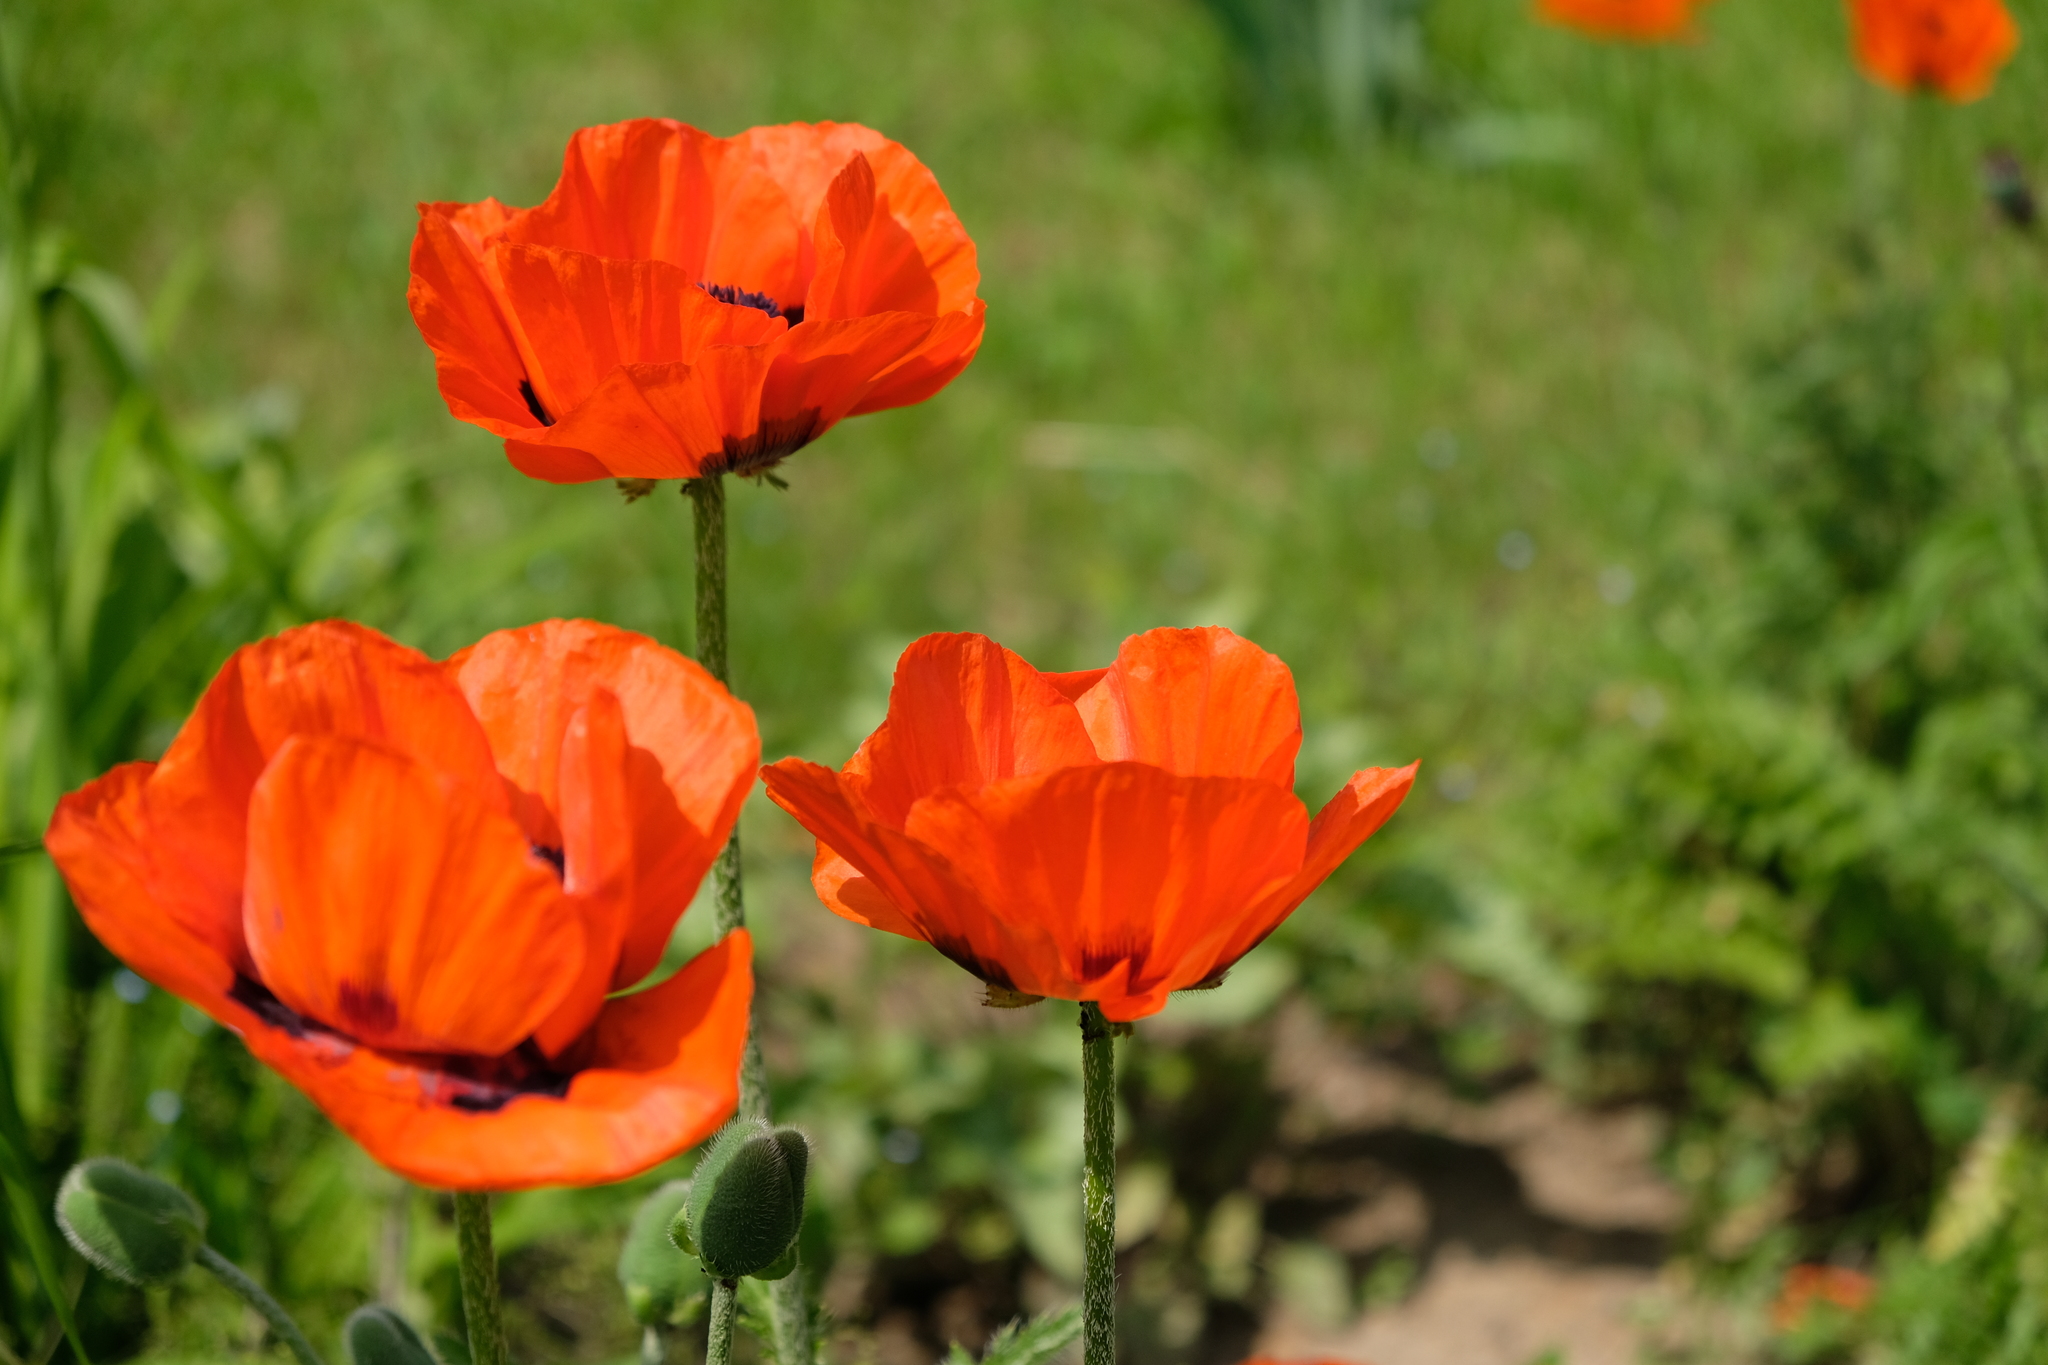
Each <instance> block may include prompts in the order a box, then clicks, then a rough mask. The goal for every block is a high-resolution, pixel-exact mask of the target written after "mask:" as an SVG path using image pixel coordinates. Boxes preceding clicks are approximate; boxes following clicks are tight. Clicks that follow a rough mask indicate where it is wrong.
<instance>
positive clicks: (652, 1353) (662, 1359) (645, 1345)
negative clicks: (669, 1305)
mask: <svg viewBox="0 0 2048 1365" xmlns="http://www.w3.org/2000/svg"><path fill="white" fill-rule="evenodd" d="M667 1361H668V1343H667V1342H666V1341H664V1340H663V1339H662V1335H661V1329H660V1328H659V1327H648V1328H645V1329H643V1330H642V1331H641V1333H640V1365H667Z"/></svg>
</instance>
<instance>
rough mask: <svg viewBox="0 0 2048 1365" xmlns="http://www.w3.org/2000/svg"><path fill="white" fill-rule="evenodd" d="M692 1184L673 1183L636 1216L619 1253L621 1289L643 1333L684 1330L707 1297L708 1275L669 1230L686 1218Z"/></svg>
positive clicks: (645, 1202) (648, 1200)
mask: <svg viewBox="0 0 2048 1365" xmlns="http://www.w3.org/2000/svg"><path fill="white" fill-rule="evenodd" d="M689 1198H690V1182H689V1181H687V1180H671V1181H669V1182H668V1183H667V1184H665V1185H663V1186H662V1187H661V1188H660V1189H658V1190H656V1191H655V1192H654V1193H653V1194H650V1195H648V1196H647V1198H646V1199H645V1200H643V1201H642V1202H641V1205H640V1207H639V1209H638V1210H636V1211H635V1212H634V1214H633V1225H632V1226H631V1227H630V1228H628V1229H627V1231H626V1245H625V1247H624V1248H623V1249H621V1250H620V1252H619V1285H620V1287H622V1288H623V1289H624V1290H625V1291H626V1306H627V1308H628V1309H630V1310H631V1311H632V1314H633V1321H635V1322H637V1323H639V1324H640V1325H641V1326H642V1327H658V1326H663V1325H667V1326H672V1327H680V1326H682V1325H684V1324H685V1323H686V1322H688V1321H689V1320H691V1319H692V1318H693V1317H694V1316H695V1312H694V1310H695V1309H696V1308H697V1307H698V1306H699V1305H700V1304H701V1301H702V1299H703V1297H704V1289H705V1283H704V1275H703V1273H702V1271H701V1270H700V1269H699V1267H698V1265H697V1258H696V1256H695V1255H694V1254H693V1253H692V1252H691V1251H690V1250H689V1249H688V1248H687V1247H678V1246H677V1245H676V1244H675V1243H674V1242H673V1241H671V1240H670V1238H669V1224H670V1223H672V1222H673V1221H674V1220H675V1219H676V1218H677V1217H679V1216H680V1215H681V1214H682V1211H683V1205H684V1203H686V1202H687V1201H688V1200H689Z"/></svg>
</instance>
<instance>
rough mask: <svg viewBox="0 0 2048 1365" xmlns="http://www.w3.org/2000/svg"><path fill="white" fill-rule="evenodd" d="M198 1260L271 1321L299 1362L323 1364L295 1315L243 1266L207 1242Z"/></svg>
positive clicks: (301, 1363) (306, 1364)
mask: <svg viewBox="0 0 2048 1365" xmlns="http://www.w3.org/2000/svg"><path fill="white" fill-rule="evenodd" d="M195 1259H197V1260H198V1262H199V1264H201V1265H203V1266H205V1267H206V1268H207V1269H208V1270H211V1271H212V1272H213V1273H214V1274H215V1275H217V1276H219V1277H220V1280H221V1282H222V1283H223V1284H225V1285H227V1287H228V1288H230V1289H232V1290H234V1291H235V1293H237V1294H239V1295H241V1296H242V1300H243V1302H245V1303H247V1304H248V1305H249V1306H250V1307H251V1308H253V1309H255V1310H256V1311H257V1312H258V1313H261V1314H262V1315H263V1320H264V1321H265V1322H267V1323H269V1324H270V1330H271V1331H273V1332H275V1333H277V1335H278V1337H279V1339H280V1340H282V1341H283V1342H284V1344H285V1345H287V1346H289V1347H291V1351H292V1354H293V1355H295V1356H297V1357H298V1358H299V1365H323V1362H322V1361H321V1359H320V1353H319V1352H317V1351H315V1350H314V1349H313V1343H312V1342H310V1341H307V1340H306V1334H305V1333H304V1332H301V1331H300V1330H299V1325H298V1324H297V1323H296V1322H293V1321H292V1315H291V1314H289V1313H287V1312H285V1311H284V1308H283V1307H282V1306H281V1305H280V1304H279V1303H278V1301H277V1300H276V1299H273V1298H271V1297H270V1295H269V1294H268V1293H266V1292H265V1291H264V1288H263V1286H262V1285H260V1284H258V1283H256V1281H254V1280H252V1279H250V1278H249V1277H248V1276H247V1275H246V1274H244V1273H243V1272H242V1268H241V1267H240V1266H238V1265H236V1264H235V1263H234V1262H233V1261H230V1260H229V1259H228V1258H227V1257H225V1256H223V1255H221V1254H220V1253H219V1252H218V1251H215V1250H214V1249H213V1248H212V1247H210V1246H207V1245H205V1244H204V1243H201V1244H200V1247H199V1250H198V1252H197V1254H196V1257H195Z"/></svg>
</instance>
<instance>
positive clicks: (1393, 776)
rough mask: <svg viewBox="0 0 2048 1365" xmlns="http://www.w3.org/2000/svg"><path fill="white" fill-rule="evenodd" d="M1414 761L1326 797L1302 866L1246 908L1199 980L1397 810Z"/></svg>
mask: <svg viewBox="0 0 2048 1365" xmlns="http://www.w3.org/2000/svg"><path fill="white" fill-rule="evenodd" d="M1419 767H1420V765H1419V764H1415V763H1410V764H1409V765H1408V766H1407V767H1405V768H1368V769H1366V770H1365V771H1364V772H1360V773H1354V774H1352V777H1351V780H1350V781H1349V782H1347V783H1345V784H1344V788H1343V790H1341V791H1339V792H1338V793H1337V794H1336V795H1335V796H1333V797H1331V798H1330V799H1329V801H1328V803H1326V804H1325V805H1324V806H1323V808H1322V810H1320V811H1318V812H1317V813H1316V818H1315V819H1314V820H1313V821H1312V822H1310V824H1309V828H1308V848H1307V850H1306V852H1305V854H1304V856H1303V858H1302V862H1301V869H1300V871H1298V872H1296V873H1295V874H1294V876H1292V877H1291V878H1289V879H1288V881H1287V884H1286V885H1285V886H1282V887H1280V888H1278V889H1277V890H1275V891H1274V892H1273V893H1272V894H1271V895H1269V896H1267V897H1266V898H1265V899H1264V900H1263V901H1262V902H1260V903H1259V904H1258V905H1257V906H1255V907H1253V908H1251V909H1249V910H1247V911H1246V912H1245V913H1244V915H1243V916H1241V917H1240V919H1239V920H1238V922H1237V923H1236V924H1234V925H1233V926H1232V927H1231V932H1230V934H1229V935H1228V937H1227V938H1226V940H1225V941H1224V942H1223V944H1222V945H1221V947H1220V948H1218V949H1216V950H1215V951H1214V952H1213V953H1212V954H1211V955H1210V956H1209V957H1208V958H1207V962H1208V966H1207V967H1206V969H1205V970H1203V972H1202V974H1201V976H1200V977H1198V978H1197V980H1199V981H1207V980H1211V979H1213V978H1214V977H1216V976H1218V975H1220V974H1222V973H1223V972H1225V971H1228V970H1229V969H1230V966H1231V964H1233V963H1235V962H1236V961H1237V960H1238V959H1239V958H1241V957H1243V956H1244V955H1245V954H1246V953H1248V952H1250V951H1251V950H1252V949H1254V948H1256V947H1258V946H1259V944H1261V943H1263V942H1264V941H1265V939H1266V936H1267V935H1268V934H1270V933H1272V932H1273V931H1274V930H1275V929H1277V928H1279V927H1280V924H1281V922H1282V921H1284V920H1285V919H1286V918H1287V917H1288V916H1289V915H1291V914H1293V913H1294V912H1295V911H1296V910H1297V909H1299V908H1300V906H1301V903H1302V902H1303V901H1305V900H1307V899H1308V898H1309V895H1310V893H1312V892H1313V891H1314V890H1315V889H1316V888H1317V887H1319V886H1321V885H1322V884H1323V883H1324V882H1325V881H1327V880H1329V877H1330V874H1331V873H1332V872H1335V871H1336V870H1337V868H1338V866H1339V865H1340V864H1342V863H1343V861H1344V860H1345V859H1346V858H1348V857H1350V856H1351V855H1352V854H1353V853H1355V852H1357V851H1358V846H1359V845H1360V844H1363V843H1364V842H1365V841H1366V840H1367V839H1369V838H1371V837H1372V836H1373V835H1374V834H1376V833H1377V832H1378V831H1379V828H1380V826H1381V825H1384V824H1385V823H1386V822H1387V820H1388V818H1389V817H1390V816H1392V815H1393V813H1394V812H1395V811H1396V810H1399V809H1400V807H1401V803H1402V802H1403V801H1404V800H1406V799H1407V797H1408V793H1409V791H1410V789H1412V788H1413V787H1414V785H1415V773H1416V771H1417V769H1418V768H1419Z"/></svg>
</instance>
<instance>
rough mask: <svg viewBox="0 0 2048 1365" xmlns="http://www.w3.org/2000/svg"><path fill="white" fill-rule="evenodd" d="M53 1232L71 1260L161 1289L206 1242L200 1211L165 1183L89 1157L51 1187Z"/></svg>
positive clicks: (126, 1166) (121, 1164) (111, 1161)
mask: <svg viewBox="0 0 2048 1365" xmlns="http://www.w3.org/2000/svg"><path fill="white" fill-rule="evenodd" d="M57 1226H59V1227H60V1228H62V1229H63V1230H64V1237H65V1240H66V1241H68V1242H70V1243H71V1245H72V1246H74V1247H76V1248H77V1249H78V1254H79V1255H81V1256H83V1257H85V1259H86V1260H88V1261H90V1262H92V1263H93V1264H94V1265H95V1266H98V1267H99V1268H100V1269H101V1270H103V1271H105V1272H106V1273H107V1274H109V1275H111V1276H113V1277H114V1278H115V1279H117V1280H122V1281H125V1282H126V1283H128V1284H143V1285H148V1284H163V1283H164V1282H165V1281H167V1280H172V1279H175V1278H176V1277H177V1276H178V1275H180V1274H182V1273H183V1272H184V1269H185V1267H186V1266H189V1265H191V1264H192V1258H193V1256H194V1255H196V1254H197V1253H198V1251H199V1248H200V1247H202V1246H204V1245H205V1244H206V1210H204V1209H202V1208H200V1207H199V1204H198V1202H197V1201H195V1200H194V1199H193V1198H192V1196H191V1195H189V1194H187V1193H185V1192H184V1191H183V1190H181V1189H179V1188H178V1187H177V1186H176V1185H173V1184H171V1183H170V1182H168V1181H164V1180H159V1179H157V1178H156V1177H155V1176H153V1175H149V1174H147V1173H146V1172H143V1171H138V1170H136V1169H135V1168H134V1167H133V1166H130V1165H129V1164H128V1163H127V1162H125V1161H116V1160H115V1159H114V1158H112V1157H104V1156H102V1157H94V1158H93V1159H92V1160H90V1161H81V1162H80V1163H78V1165H76V1166H73V1167H72V1168H71V1170H70V1173H69V1174H67V1175H66V1176H65V1177H64V1183H63V1184H62V1185H60V1186H59V1187H58V1188H57Z"/></svg>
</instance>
